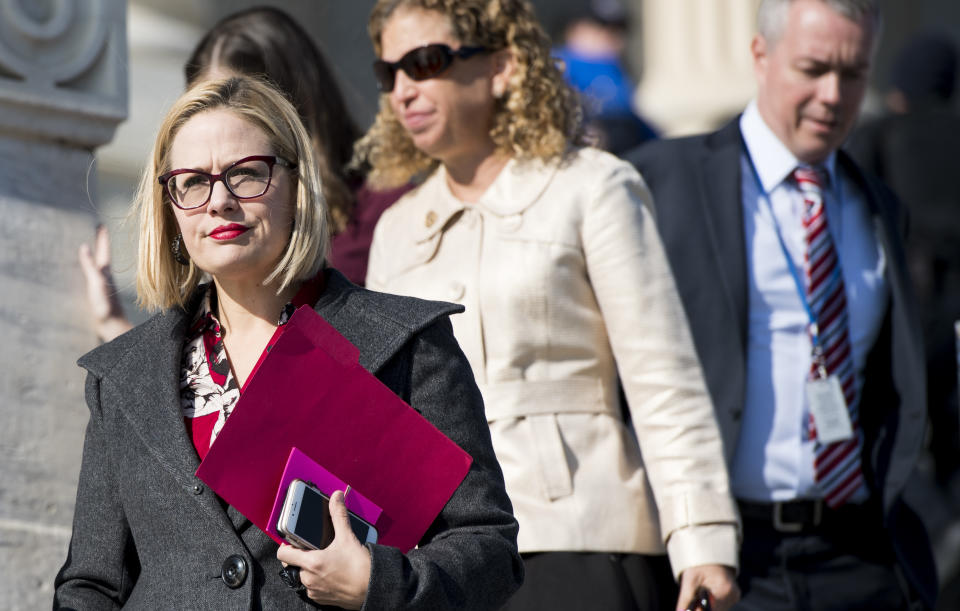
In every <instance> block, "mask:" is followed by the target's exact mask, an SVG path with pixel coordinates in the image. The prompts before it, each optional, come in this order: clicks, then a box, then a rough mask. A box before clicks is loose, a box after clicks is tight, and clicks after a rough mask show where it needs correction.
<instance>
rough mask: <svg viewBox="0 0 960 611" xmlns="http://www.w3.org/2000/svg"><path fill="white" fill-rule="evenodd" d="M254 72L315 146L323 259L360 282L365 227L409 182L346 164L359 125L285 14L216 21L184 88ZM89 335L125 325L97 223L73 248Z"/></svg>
mask: <svg viewBox="0 0 960 611" xmlns="http://www.w3.org/2000/svg"><path fill="white" fill-rule="evenodd" d="M228 73H234V74H251V75H259V76H261V77H264V78H266V79H268V80H269V81H270V82H271V83H273V84H274V85H275V86H276V87H277V88H278V89H280V91H283V92H284V93H285V94H286V95H287V97H288V98H289V99H290V100H291V101H292V102H293V104H294V106H295V107H296V108H297V110H298V111H299V113H300V118H301V120H302V121H303V124H304V125H305V126H306V128H307V132H308V133H309V134H310V139H311V141H312V142H313V144H314V147H315V148H316V150H317V155H316V159H317V164H318V169H319V171H320V177H321V178H322V179H323V194H324V197H325V198H326V200H327V202H328V205H329V210H330V225H331V233H332V234H333V237H332V239H331V242H330V257H329V262H330V264H331V265H332V266H333V267H335V268H337V270H338V271H340V272H342V273H343V274H344V275H345V276H346V277H347V278H348V279H350V281H351V282H354V283H356V284H360V285H362V284H363V281H364V277H365V276H366V272H367V255H368V253H369V251H370V241H371V240H372V239H373V228H374V226H375V225H376V222H377V219H378V218H379V217H380V214H381V213H382V212H383V211H384V210H385V209H386V208H387V207H388V206H389V205H390V204H392V203H393V202H394V201H396V199H397V198H398V197H400V195H402V194H403V193H405V192H406V191H407V190H408V189H409V186H407V185H401V186H400V187H398V188H396V189H388V190H384V191H380V190H375V189H371V188H370V187H369V185H367V184H366V182H365V169H364V168H353V169H351V168H348V165H349V162H350V159H351V156H352V154H353V143H354V141H356V139H357V138H358V137H359V136H360V130H359V129H358V128H357V126H356V125H355V124H354V122H353V121H352V120H351V119H350V113H349V112H348V110H347V104H346V102H345V101H344V98H343V95H342V94H341V92H340V88H339V87H338V86H337V82H336V80H335V79H334V76H333V71H332V70H331V69H330V66H329V64H328V62H327V61H326V59H325V58H324V56H323V54H322V53H321V52H320V50H319V49H318V48H317V46H316V45H315V44H314V43H313V41H312V40H311V38H310V36H309V35H308V34H307V33H306V32H305V31H304V30H303V28H301V27H300V26H299V25H298V24H297V23H296V22H295V21H294V20H293V19H292V18H291V17H290V16H289V15H288V14H287V13H285V12H283V11H282V10H280V9H277V8H274V7H266V6H263V7H255V8H251V9H246V10H243V11H239V12H237V13H233V14H231V15H229V16H227V17H225V18H224V19H222V20H221V21H219V22H218V23H216V24H215V25H214V26H213V27H212V28H210V30H209V31H208V32H207V33H206V34H205V35H204V37H203V38H202V39H201V40H200V42H198V43H197V46H196V47H195V48H194V50H193V53H192V54H191V55H190V58H189V59H188V60H187V62H186V64H185V65H184V74H185V76H186V82H187V86H188V87H189V86H192V85H194V84H196V83H197V82H199V81H200V80H203V79H205V78H209V77H211V76H217V75H224V74H228ZM79 258H80V263H81V268H82V269H83V271H84V277H85V278H86V281H87V295H88V299H87V300H88V302H89V303H90V309H91V312H92V313H93V317H94V326H95V330H96V333H97V336H98V337H99V338H100V339H101V340H103V341H109V340H111V339H113V338H115V337H116V336H118V335H120V334H121V333H123V332H124V331H127V330H129V329H130V328H131V327H132V325H131V324H130V321H129V320H128V319H127V317H126V316H125V315H124V312H123V308H122V306H121V304H120V301H119V299H118V296H117V291H116V288H115V286H114V282H113V277H112V275H111V273H110V243H109V237H108V235H107V230H106V228H104V227H101V228H100V229H98V231H97V236H96V239H95V242H94V244H93V248H92V249H91V248H90V247H89V246H87V245H84V246H83V247H81V249H80V257H79Z"/></svg>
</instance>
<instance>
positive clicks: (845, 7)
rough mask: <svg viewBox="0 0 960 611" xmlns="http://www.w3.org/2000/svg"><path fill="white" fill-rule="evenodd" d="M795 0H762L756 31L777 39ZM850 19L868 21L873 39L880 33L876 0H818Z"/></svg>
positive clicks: (765, 36) (769, 39) (771, 39)
mask: <svg viewBox="0 0 960 611" xmlns="http://www.w3.org/2000/svg"><path fill="white" fill-rule="evenodd" d="M795 1H796V0H762V2H761V3H760V8H759V10H757V32H759V33H760V35H761V36H763V37H764V38H766V39H767V40H768V41H770V42H775V41H777V40H779V38H780V35H781V34H783V28H784V25H786V21H787V11H789V10H790V5H791V4H793V3H794V2H795ZM818 1H819V2H823V3H824V4H826V5H827V6H829V7H830V8H831V9H833V10H834V11H836V12H837V13H839V14H841V15H843V16H844V17H846V18H847V19H850V20H852V21H857V22H860V21H869V22H870V24H871V25H872V26H873V34H874V39H876V37H877V35H878V34H879V33H880V4H879V2H878V1H877V0H818Z"/></svg>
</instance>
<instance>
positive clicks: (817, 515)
mask: <svg viewBox="0 0 960 611" xmlns="http://www.w3.org/2000/svg"><path fill="white" fill-rule="evenodd" d="M784 505H786V503H774V504H773V528H774V530H776V531H777V532H782V533H798V532H800V531H802V530H803V527H804V526H805V524H804V522H786V521H784V519H783V507H784ZM822 519H823V501H821V500H820V499H816V500H815V501H814V502H813V522H812V524H811V525H812V526H819V525H820V522H821V521H822Z"/></svg>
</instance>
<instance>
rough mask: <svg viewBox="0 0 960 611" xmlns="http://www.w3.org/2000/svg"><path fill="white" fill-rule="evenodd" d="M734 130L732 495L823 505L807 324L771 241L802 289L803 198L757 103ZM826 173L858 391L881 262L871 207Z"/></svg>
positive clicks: (882, 304)
mask: <svg viewBox="0 0 960 611" xmlns="http://www.w3.org/2000/svg"><path fill="white" fill-rule="evenodd" d="M740 131H741V133H742V134H743V138H744V141H745V143H746V148H747V151H748V153H749V156H748V155H747V154H744V155H741V159H740V163H741V188H742V194H743V224H744V238H745V241H746V253H747V278H748V286H749V289H748V290H749V317H748V325H749V331H748V333H749V337H748V347H747V384H746V399H745V405H744V412H743V422H742V425H741V430H740V437H739V441H738V443H737V448H736V452H735V454H734V459H733V464H732V465H731V479H732V482H731V483H732V489H733V492H734V495H735V496H736V497H737V498H741V499H747V500H753V501H788V500H793V499H808V498H819V497H821V496H822V494H821V493H820V492H819V490H818V488H817V485H816V482H815V480H814V473H813V461H814V441H813V440H810V439H808V438H807V435H806V430H807V426H806V423H807V422H808V419H809V408H808V405H807V399H806V393H805V390H804V385H805V382H806V380H807V376H808V372H809V371H810V363H811V355H812V345H811V341H810V335H809V333H808V326H809V323H810V319H809V316H808V315H807V312H806V310H805V308H804V305H803V301H802V300H801V296H800V293H799V291H798V289H797V284H796V281H795V279H794V277H793V275H792V274H791V272H790V269H789V268H788V266H787V261H786V254H785V253H784V247H782V246H781V244H780V240H779V238H778V237H777V227H778V226H779V231H780V234H781V235H782V237H783V242H784V245H785V248H786V250H787V251H788V252H789V256H790V257H791V258H792V260H793V262H794V265H795V268H796V270H797V271H798V273H799V274H801V279H802V280H803V281H804V282H805V280H804V279H803V278H802V274H803V260H804V251H805V249H806V243H805V232H804V229H803V223H802V219H803V212H804V203H803V196H802V195H801V194H800V192H799V190H798V189H797V187H796V186H795V184H794V183H793V182H792V181H791V180H790V175H791V173H792V172H793V170H794V169H795V168H796V167H797V165H798V164H799V161H798V160H797V159H796V158H795V157H794V156H793V154H792V153H791V152H790V151H789V150H788V149H787V148H786V147H785V146H784V145H783V143H782V142H780V140H779V139H778V138H777V137H776V135H775V134H774V133H773V132H772V131H771V130H770V128H769V127H768V126H767V124H766V123H765V122H764V120H763V118H762V117H761V115H760V112H759V110H758V108H757V105H756V102H755V101H754V102H751V104H750V105H749V106H748V107H747V109H746V111H744V113H743V116H742V117H741V119H740ZM824 167H825V169H826V170H827V173H828V175H829V180H828V184H827V185H825V186H824V189H823V196H824V204H825V206H826V214H827V222H828V225H829V230H830V235H831V236H832V237H833V240H834V245H835V247H836V249H837V255H838V257H839V260H840V266H841V269H842V272H843V280H844V283H845V288H846V295H847V309H848V315H849V320H850V329H849V331H850V338H851V341H852V343H853V346H852V348H853V359H854V368H855V376H856V385H857V389H858V392H859V391H860V390H861V389H862V387H863V370H864V366H865V363H866V358H867V352H868V351H869V349H870V347H871V346H872V345H873V343H874V341H875V339H876V336H877V333H879V330H880V326H881V324H882V322H883V316H884V313H885V312H886V305H887V301H888V287H887V282H886V280H885V278H884V270H885V267H886V261H885V257H884V253H883V251H882V249H881V248H880V246H879V243H878V241H877V238H876V234H875V228H874V225H873V221H872V219H871V216H870V213H869V209H868V206H867V203H866V202H865V201H864V198H863V195H862V194H861V193H860V192H859V190H858V189H856V188H855V186H854V185H853V184H852V183H851V182H850V180H849V179H847V178H845V177H843V176H839V175H838V171H837V170H838V168H837V167H836V154H831V155H830V156H829V157H828V158H827V160H826V162H825V163H824ZM754 168H755V169H754ZM771 211H772V216H771ZM774 219H775V220H774ZM868 408H869V406H862V407H861V409H868ZM866 494H867V493H866V491H865V490H861V492H859V493H858V494H857V495H856V496H855V497H853V498H852V499H851V500H852V501H853V502H860V501H863V500H864V499H865V497H866Z"/></svg>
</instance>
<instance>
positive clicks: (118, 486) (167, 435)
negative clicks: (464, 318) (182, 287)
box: [54, 271, 523, 610]
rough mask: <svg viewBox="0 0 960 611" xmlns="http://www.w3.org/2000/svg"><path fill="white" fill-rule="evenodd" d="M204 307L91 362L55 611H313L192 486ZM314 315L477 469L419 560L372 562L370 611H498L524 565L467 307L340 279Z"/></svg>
mask: <svg viewBox="0 0 960 611" xmlns="http://www.w3.org/2000/svg"><path fill="white" fill-rule="evenodd" d="M193 301H194V302H196V298H195V299H194V300H193ZM194 308H195V303H194V304H191V307H189V308H187V310H186V311H183V310H170V311H167V312H164V313H162V314H159V315H157V316H155V317H153V318H151V319H150V320H148V321H147V322H145V323H144V324H142V325H140V326H138V327H136V328H135V329H133V330H132V331H130V332H129V333H127V334H125V335H122V336H120V337H119V338H117V339H116V340H114V341H113V342H110V343H108V344H105V345H103V346H101V347H99V348H97V349H96V350H93V351H92V352H90V353H88V354H87V355H85V356H84V357H83V358H81V359H80V365H81V366H83V367H85V368H86V369H87V370H88V371H89V375H88V377H87V391H86V398H87V404H88V406H89V408H90V413H91V415H90V423H89V425H88V427H87V435H86V441H85V443H84V450H83V465H82V468H81V472H80V484H79V489H78V492H77V505H76V513H75V517H74V523H73V537H72V540H71V542H70V548H69V555H68V557H67V561H66V563H65V564H64V566H63V568H62V569H61V570H60V573H59V575H58V576H57V581H56V594H55V599H54V607H55V608H70V609H84V610H85V609H110V608H117V607H120V606H127V607H129V608H136V609H141V608H142V609H303V608H310V606H311V605H310V604H308V603H307V602H306V600H305V599H301V598H300V597H299V596H298V595H297V594H296V593H294V591H293V590H290V589H289V588H287V587H285V586H284V585H283V583H282V582H281V581H280V578H279V577H278V575H277V573H278V571H279V569H280V564H279V562H278V561H277V559H276V552H277V545H276V544H275V543H274V542H273V541H272V540H271V539H270V538H269V537H267V536H266V535H265V534H264V533H263V532H261V531H260V530H259V529H258V528H256V527H254V526H252V525H251V523H250V522H249V521H248V520H246V518H244V517H243V516H242V515H240V514H239V513H238V512H237V511H236V510H234V509H233V508H225V507H224V506H223V504H222V501H220V500H219V499H218V497H217V496H216V495H215V494H214V493H213V492H212V491H210V490H209V489H208V488H207V487H206V486H205V485H204V484H203V483H202V482H201V481H200V480H198V479H197V478H196V477H195V476H194V471H195V470H196V469H197V467H198V465H199V459H198V457H197V453H196V451H195V450H194V448H193V446H192V445H191V443H190V441H189V439H188V437H187V434H186V430H185V427H184V423H183V417H182V415H181V411H180V396H179V390H178V385H179V379H180V359H181V349H182V346H183V339H184V333H185V330H186V328H187V325H188V324H189V321H190V316H191V315H190V314H188V312H192V311H194ZM316 310H317V311H318V312H319V313H320V314H321V315H323V317H324V318H325V319H326V320H327V321H329V322H330V323H331V324H332V325H333V326H334V327H336V328H337V329H338V330H339V331H340V332H341V333H342V334H343V335H345V336H346V337H347V339H349V340H350V341H351V342H353V343H354V344H355V345H356V346H357V347H358V348H359V349H360V363H361V364H362V365H363V366H364V367H366V368H367V369H368V370H369V371H371V372H373V373H374V374H376V375H377V377H378V378H379V379H380V380H381V381H382V382H384V383H385V384H386V385H387V386H389V387H390V388H391V389H392V390H393V391H394V392H396V393H397V394H398V395H399V396H400V397H402V398H403V399H404V400H406V401H407V402H408V403H410V404H411V405H412V406H413V407H414V408H415V409H417V410H418V411H419V412H420V413H421V414H423V415H424V416H425V417H426V418H427V419H428V420H430V421H431V422H432V423H433V424H434V425H435V426H436V427H437V428H438V429H440V430H441V431H442V432H443V433H445V434H446V435H447V436H448V437H450V438H451V439H453V441H455V442H456V443H457V444H458V445H459V446H460V447H461V448H463V449H464V450H466V451H467V452H469V453H470V455H471V456H472V457H473V460H474V462H473V464H472V466H471V467H470V471H469V473H468V474H467V477H466V479H465V480H464V481H463V483H462V484H461V485H460V487H459V488H458V489H457V491H456V492H455V493H454V495H453V497H452V498H451V499H450V501H449V502H448V503H447V505H446V506H445V507H444V509H443V511H442V512H441V513H440V515H439V516H438V517H437V519H436V520H435V521H434V522H433V524H432V525H431V526H430V529H429V530H428V531H427V533H426V534H425V535H424V537H423V539H422V540H421V542H420V546H419V548H417V549H415V550H413V551H411V552H410V553H408V554H406V555H404V554H401V553H400V551H399V550H397V549H396V548H392V547H386V546H382V545H373V546H371V547H370V549H371V558H372V567H371V576H370V587H369V592H368V595H367V600H366V604H365V606H364V608H365V609H446V608H458V609H493V608H498V607H499V606H500V605H502V604H503V603H504V602H505V601H506V599H507V598H508V597H509V596H510V594H512V593H513V592H514V591H515V590H516V589H517V588H518V587H519V585H520V583H521V581H522V577H523V566H522V563H521V561H520V557H519V554H518V553H517V546H516V536H517V522H516V520H515V519H514V517H513V514H512V508H511V505H510V500H509V498H508V497H507V494H506V492H505V490H504V487H503V477H502V475H501V472H500V466H499V464H498V463H497V460H496V457H495V456H494V453H493V447H492V445H491V442H490V433H489V429H488V428H487V423H486V418H485V416H484V410H483V400H482V398H481V396H480V392H479V390H478V389H477V386H476V383H475V382H474V379H473V374H472V373H471V370H470V365H469V364H468V363H467V360H466V357H464V355H463V353H462V352H461V351H460V348H459V346H458V345H457V342H456V340H455V339H454V338H453V333H452V330H451V326H450V321H449V319H448V316H449V315H450V314H452V313H455V312H458V311H461V310H462V307H461V306H455V305H451V304H443V303H437V302H427V301H421V300H417V299H410V298H405V297H396V296H393V295H385V294H381V293H374V292H371V291H365V290H363V289H360V288H358V287H356V286H354V285H352V284H350V283H349V281H347V280H346V279H345V278H344V277H343V276H342V275H340V274H339V273H338V272H335V271H331V272H329V274H328V280H327V286H326V289H325V291H324V293H323V295H322V296H321V298H320V300H319V302H318V303H317V306H316ZM318 382H319V383H324V384H326V383H332V382H335V381H331V380H320V381H318ZM411 494H415V492H411ZM234 554H236V555H239V556H241V557H242V558H243V559H244V561H245V562H246V565H247V567H248V568H249V570H248V575H247V577H246V579H245V580H244V581H243V583H242V585H241V586H240V587H239V588H237V589H230V588H229V587H227V585H226V584H225V583H224V581H223V580H222V579H221V565H222V563H223V562H224V559H225V558H227V557H228V556H231V555H234Z"/></svg>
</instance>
